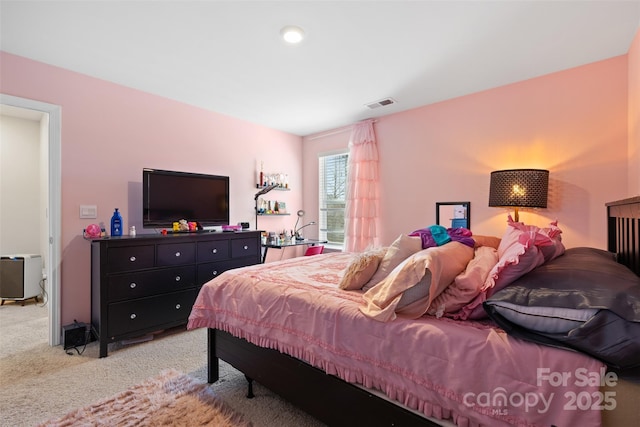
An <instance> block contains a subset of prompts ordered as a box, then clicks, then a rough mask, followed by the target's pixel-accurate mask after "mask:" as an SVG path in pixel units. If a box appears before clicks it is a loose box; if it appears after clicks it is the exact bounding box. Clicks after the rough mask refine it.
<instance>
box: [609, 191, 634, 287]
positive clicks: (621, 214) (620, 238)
mask: <svg viewBox="0 0 640 427" xmlns="http://www.w3.org/2000/svg"><path fill="white" fill-rule="evenodd" d="M606 205H607V236H608V237H607V238H608V243H607V249H608V250H609V251H611V252H615V253H616V254H617V257H618V262H619V263H621V264H624V265H626V266H627V267H629V268H630V269H631V270H633V271H634V272H635V273H636V274H637V275H639V276H640V196H637V197H632V198H630V199H624V200H618V201H615V202H610V203H607V204H606Z"/></svg>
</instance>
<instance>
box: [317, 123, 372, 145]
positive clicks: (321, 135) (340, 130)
mask: <svg viewBox="0 0 640 427" xmlns="http://www.w3.org/2000/svg"><path fill="white" fill-rule="evenodd" d="M369 120H371V122H372V123H377V122H378V120H377V119H367V120H362V121H363V122H366V121H369ZM356 123H360V122H356ZM356 123H354V124H356ZM354 124H351V125H347V126H342V127H339V128H336V129H332V130H328V131H326V132H322V133H318V134H315V135H313V136H310V137H308V138H307V140H308V141H313V140H315V139H319V138H325V137H327V136H332V135H337V134H339V133H343V132H347V131H350V130H351V128H352V127H353V125H354Z"/></svg>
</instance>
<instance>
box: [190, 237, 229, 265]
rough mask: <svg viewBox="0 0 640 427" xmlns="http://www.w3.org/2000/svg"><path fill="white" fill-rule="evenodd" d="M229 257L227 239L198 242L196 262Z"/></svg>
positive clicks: (220, 259)
mask: <svg viewBox="0 0 640 427" xmlns="http://www.w3.org/2000/svg"><path fill="white" fill-rule="evenodd" d="M227 258H229V241H228V240H209V241H207V242H198V262H212V261H222V260H225V259H227Z"/></svg>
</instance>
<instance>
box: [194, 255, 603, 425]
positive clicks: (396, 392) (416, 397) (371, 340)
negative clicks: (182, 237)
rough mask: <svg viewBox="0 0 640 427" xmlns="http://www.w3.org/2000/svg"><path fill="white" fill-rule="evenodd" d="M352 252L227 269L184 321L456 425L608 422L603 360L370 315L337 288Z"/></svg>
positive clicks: (480, 331) (440, 324)
mask: <svg viewBox="0 0 640 427" xmlns="http://www.w3.org/2000/svg"><path fill="white" fill-rule="evenodd" d="M350 259H351V255H350V254H345V253H329V254H324V255H318V256H313V257H300V258H294V259H290V260H285V261H281V262H276V263H270V264H262V265H255V266H251V267H244V268H239V269H235V270H230V271H227V272H225V273H223V274H221V275H220V276H219V277H217V278H216V279H214V280H212V281H210V282H209V283H207V284H205V285H204V286H203V287H202V290H201V291H200V294H199V296H198V298H197V300H196V302H195V304H194V306H193V310H192V312H191V316H190V317H189V325H188V327H189V328H200V327H208V328H217V329H220V330H224V331H227V332H229V333H231V334H233V335H235V336H237V337H241V338H245V339H246V340H248V341H250V342H252V343H253V344H256V345H258V346H262V347H269V348H274V349H277V350H279V351H281V352H284V353H287V354H290V355H292V356H294V357H296V358H299V359H302V360H305V361H306V362H308V363H309V364H311V365H313V366H316V367H318V368H320V369H323V370H325V371H326V372H327V373H329V374H332V375H336V376H338V377H340V378H342V379H344V380H346V381H349V382H352V383H357V384H360V385H363V386H365V387H370V388H376V389H378V390H381V391H382V392H384V393H385V394H386V395H387V396H388V397H389V398H390V399H392V400H396V401H398V402H400V403H402V404H404V405H406V406H407V407H409V408H411V409H414V410H417V411H419V412H420V413H423V414H425V415H426V416H430V417H435V418H439V419H451V420H453V421H454V422H455V423H456V424H457V425H459V426H475V425H488V426H499V425H519V426H550V425H556V426H574V425H579V426H581V427H589V426H598V425H600V419H601V408H600V407H599V406H597V404H598V403H600V404H602V405H604V404H605V403H606V402H598V400H597V398H598V397H599V394H598V393H599V392H600V390H599V381H600V375H601V372H603V371H602V370H604V365H603V364H602V363H600V362H598V361H596V360H594V359H592V358H590V357H588V356H586V355H583V354H580V353H575V352H570V351H566V350H561V349H556V348H551V347H545V346H541V345H537V344H532V343H527V342H524V341H521V340H518V339H515V338H512V337H510V336H508V335H507V334H506V333H505V332H504V331H502V330H501V329H500V328H498V327H496V326H494V325H493V324H490V323H481V322H471V321H454V320H451V319H446V318H439V319H436V318H433V317H429V316H424V317H421V318H419V319H417V320H407V319H400V318H398V319H396V320H394V321H392V322H386V323H383V322H377V321H375V320H372V319H369V318H367V317H366V316H365V315H363V314H362V313H361V312H360V310H359V309H358V308H359V306H361V305H362V303H363V300H362V292H361V291H344V290H340V289H339V288H338V287H337V283H338V282H339V281H340V278H341V277H342V275H343V273H344V271H345V268H346V266H347V264H348V262H349V260H350ZM587 400H588V401H589V402H586V401H587ZM587 403H588V404H587ZM604 406H605V407H606V405H604ZM579 407H580V408H583V409H579ZM587 407H588V409H585V408H587Z"/></svg>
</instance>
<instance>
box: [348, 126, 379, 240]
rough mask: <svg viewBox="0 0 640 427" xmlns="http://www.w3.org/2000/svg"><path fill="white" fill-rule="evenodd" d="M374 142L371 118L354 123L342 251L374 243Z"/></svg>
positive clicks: (376, 186)
mask: <svg viewBox="0 0 640 427" xmlns="http://www.w3.org/2000/svg"><path fill="white" fill-rule="evenodd" d="M378 181H379V180H378V146H377V144H376V135H375V132H374V130H373V120H367V121H364V122H360V123H357V124H355V125H354V126H353V129H352V130H351V138H350V139H349V164H348V178H347V194H346V197H347V202H346V207H345V248H344V250H345V251H346V252H362V251H363V250H365V249H366V248H367V247H369V246H377V245H378V203H379V202H378V200H379V197H378V193H379V190H378Z"/></svg>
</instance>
